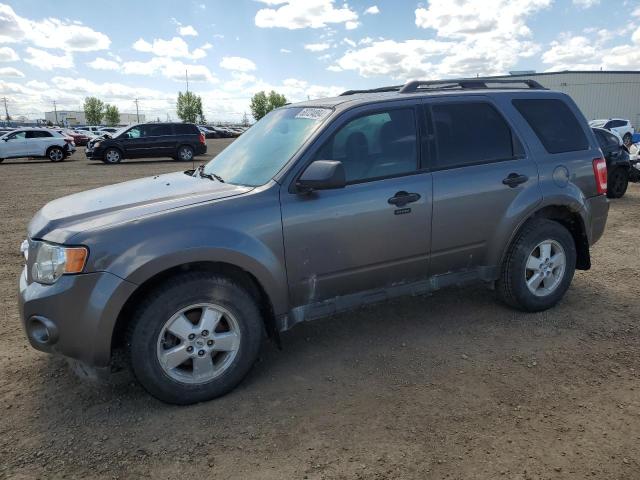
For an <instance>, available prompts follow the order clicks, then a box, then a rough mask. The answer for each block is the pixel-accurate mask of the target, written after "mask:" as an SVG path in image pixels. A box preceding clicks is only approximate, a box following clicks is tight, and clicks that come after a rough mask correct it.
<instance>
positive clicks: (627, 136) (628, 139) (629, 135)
mask: <svg viewBox="0 0 640 480" xmlns="http://www.w3.org/2000/svg"><path fill="white" fill-rule="evenodd" d="M632 138H633V137H632V135H631V134H630V133H629V132H627V133H625V134H624V137H622V140H623V141H625V142H626V141H629V142H630V141H631V139H632Z"/></svg>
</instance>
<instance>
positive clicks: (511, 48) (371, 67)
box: [331, 0, 551, 79]
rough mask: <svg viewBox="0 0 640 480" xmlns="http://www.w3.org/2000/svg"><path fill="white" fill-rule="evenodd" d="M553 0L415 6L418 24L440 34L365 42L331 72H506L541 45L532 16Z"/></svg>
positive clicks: (466, 0)
mask: <svg viewBox="0 0 640 480" xmlns="http://www.w3.org/2000/svg"><path fill="white" fill-rule="evenodd" d="M550 3H551V0H458V1H456V2H452V1H450V0H430V1H429V3H428V6H427V7H420V8H417V9H416V10H415V24H416V26H417V27H419V28H424V29H432V30H434V31H435V38H432V39H409V40H406V41H403V42H398V41H393V40H384V39H380V40H377V41H371V40H370V39H367V42H370V43H368V44H367V42H365V41H364V39H363V42H362V45H364V46H363V48H360V49H357V50H351V51H348V52H346V53H345V54H344V55H343V56H342V57H341V58H339V59H338V60H337V61H336V63H335V64H334V65H333V67H334V68H332V69H331V70H332V71H337V70H338V69H342V70H356V71H358V72H359V73H360V75H363V76H367V77H368V76H374V75H386V76H391V77H393V78H397V79H407V78H411V77H425V78H433V77H452V76H475V75H476V74H479V75H493V74H499V73H505V72H506V71H508V70H509V69H510V68H511V67H512V66H514V65H515V64H517V63H518V61H519V60H520V59H521V58H528V57H530V56H532V55H534V54H535V53H537V52H538V51H539V50H540V46H539V45H537V44H536V43H534V42H533V41H531V36H532V35H531V30H530V29H529V27H528V26H527V23H526V22H527V20H528V19H529V17H531V16H532V15H533V14H535V13H537V12H538V11H539V10H541V9H544V8H546V7H548V6H549V5H550Z"/></svg>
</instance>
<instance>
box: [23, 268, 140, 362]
mask: <svg viewBox="0 0 640 480" xmlns="http://www.w3.org/2000/svg"><path fill="white" fill-rule="evenodd" d="M135 288H136V285H134V284H133V283H130V282H127V281H126V280H122V279H121V278H119V277H117V276H115V275H113V274H111V273H108V272H96V273H84V274H80V275H64V276H62V277H60V279H59V280H58V281H57V282H56V283H54V284H53V285H42V284H39V283H37V282H31V283H29V281H28V279H27V272H26V268H25V269H23V271H22V273H21V275H20V287H19V294H18V304H19V309H20V319H21V322H22V326H23V328H24V330H25V333H26V335H27V338H28V340H29V343H30V344H31V346H32V347H33V348H35V349H37V350H40V351H43V352H48V353H58V354H61V355H64V356H67V357H71V358H74V359H76V360H79V361H81V362H83V363H86V364H88V365H91V366H96V367H104V366H107V365H108V364H109V361H110V359H111V339H112V335H113V329H114V327H115V324H116V320H117V318H118V314H119V313H120V311H121V309H122V307H123V305H124V303H125V301H126V300H127V299H128V298H129V296H130V295H131V294H132V293H133V291H134V290H135ZM43 329H46V331H47V334H46V335H45V334H43Z"/></svg>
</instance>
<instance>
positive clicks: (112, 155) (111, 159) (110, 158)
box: [102, 148, 122, 165]
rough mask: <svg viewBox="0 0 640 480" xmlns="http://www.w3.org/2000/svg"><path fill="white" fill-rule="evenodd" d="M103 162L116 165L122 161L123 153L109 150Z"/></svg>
mask: <svg viewBox="0 0 640 480" xmlns="http://www.w3.org/2000/svg"><path fill="white" fill-rule="evenodd" d="M102 161H103V162H104V163H107V164H111V165H113V164H116V163H120V162H121V161H122V152H121V151H120V150H118V149H117V148H108V149H107V150H105V152H104V154H103V155H102Z"/></svg>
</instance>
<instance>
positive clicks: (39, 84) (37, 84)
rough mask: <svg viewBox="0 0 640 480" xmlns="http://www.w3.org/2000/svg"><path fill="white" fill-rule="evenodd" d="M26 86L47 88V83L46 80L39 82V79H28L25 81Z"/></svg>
mask: <svg viewBox="0 0 640 480" xmlns="http://www.w3.org/2000/svg"><path fill="white" fill-rule="evenodd" d="M27 87H30V88H38V89H40V90H44V89H46V88H49V84H48V83H47V82H41V81H39V80H29V81H28V82H27Z"/></svg>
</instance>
